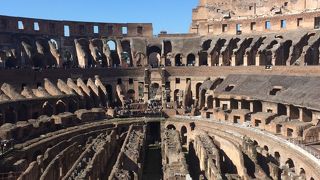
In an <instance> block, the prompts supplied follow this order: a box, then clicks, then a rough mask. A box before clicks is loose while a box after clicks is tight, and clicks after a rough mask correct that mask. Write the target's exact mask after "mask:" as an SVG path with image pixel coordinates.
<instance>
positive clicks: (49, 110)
mask: <svg viewBox="0 0 320 180" xmlns="http://www.w3.org/2000/svg"><path fill="white" fill-rule="evenodd" d="M53 113H54V111H53V106H52V105H51V104H50V103H49V102H48V101H46V102H44V103H43V105H42V114H44V115H47V116H52V115H53Z"/></svg>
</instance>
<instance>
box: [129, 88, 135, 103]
mask: <svg viewBox="0 0 320 180" xmlns="http://www.w3.org/2000/svg"><path fill="white" fill-rule="evenodd" d="M135 94H136V92H135V91H134V90H133V89H129V90H128V91H127V98H128V99H129V100H131V101H132V102H134V100H135Z"/></svg>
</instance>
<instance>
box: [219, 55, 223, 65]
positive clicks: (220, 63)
mask: <svg viewBox="0 0 320 180" xmlns="http://www.w3.org/2000/svg"><path fill="white" fill-rule="evenodd" d="M221 65H223V55H222V54H220V55H219V64H218V66H221Z"/></svg>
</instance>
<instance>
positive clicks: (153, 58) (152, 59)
mask: <svg viewBox="0 0 320 180" xmlns="http://www.w3.org/2000/svg"><path fill="white" fill-rule="evenodd" d="M149 63H150V66H151V67H152V68H157V67H159V63H160V54H159V53H156V52H153V53H151V54H150V55H149Z"/></svg>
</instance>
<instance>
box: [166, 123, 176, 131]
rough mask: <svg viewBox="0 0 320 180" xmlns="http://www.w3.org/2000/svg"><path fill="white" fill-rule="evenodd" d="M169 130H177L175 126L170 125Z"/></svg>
mask: <svg viewBox="0 0 320 180" xmlns="http://www.w3.org/2000/svg"><path fill="white" fill-rule="evenodd" d="M167 129H169V130H176V127H175V126H174V125H173V124H169V125H167Z"/></svg>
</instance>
